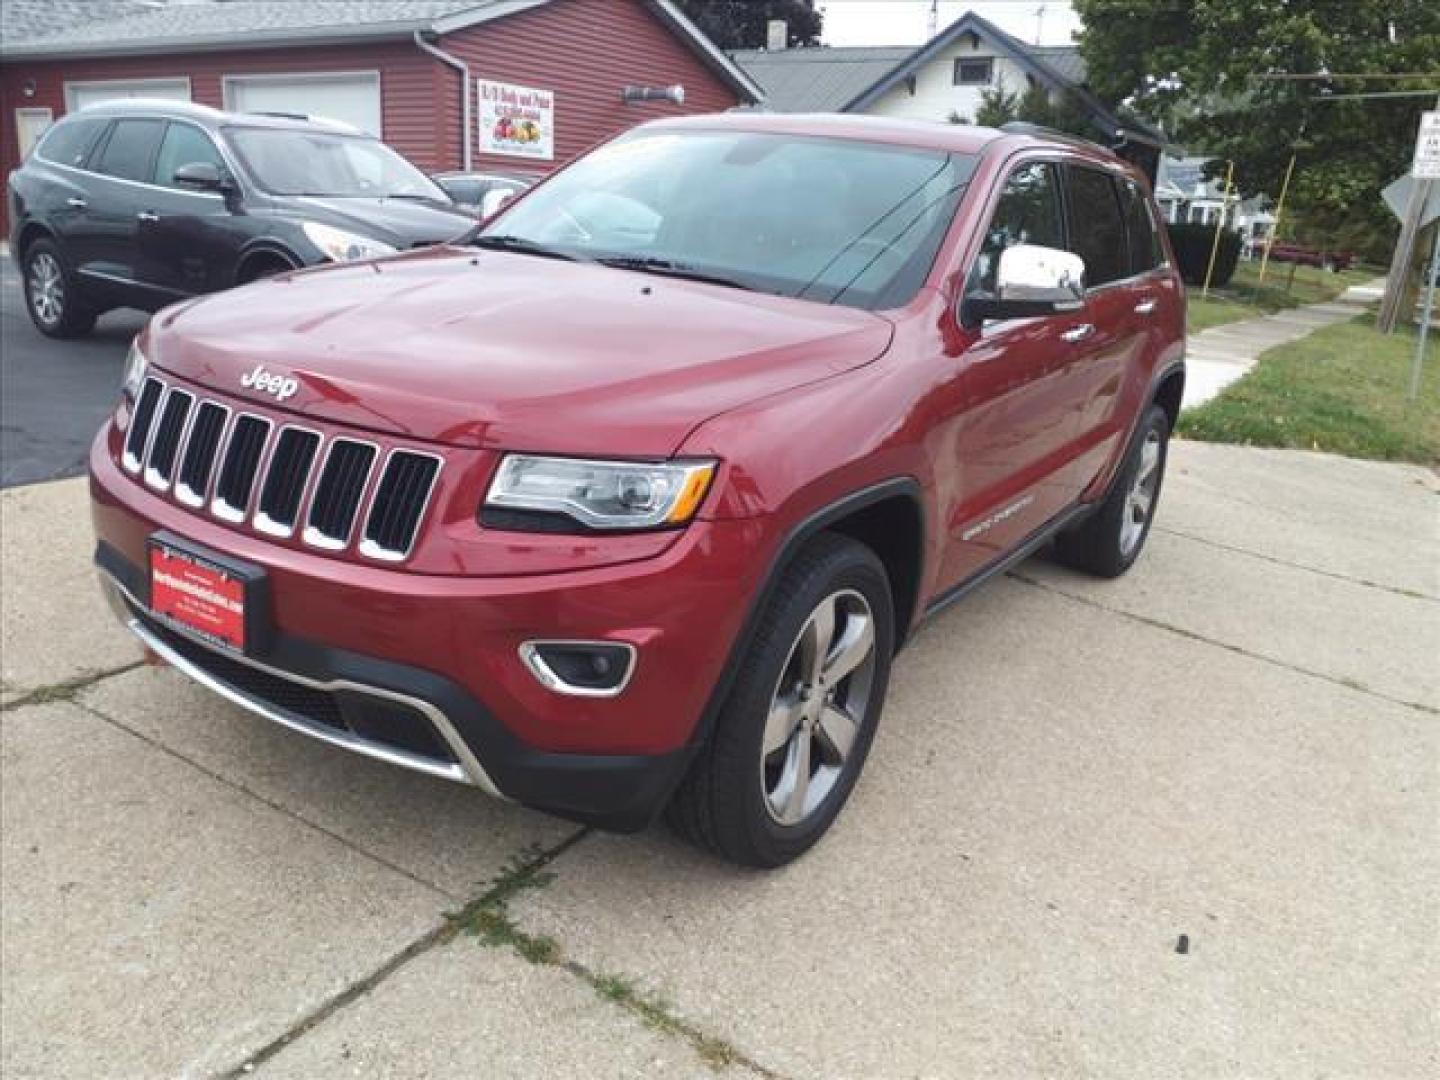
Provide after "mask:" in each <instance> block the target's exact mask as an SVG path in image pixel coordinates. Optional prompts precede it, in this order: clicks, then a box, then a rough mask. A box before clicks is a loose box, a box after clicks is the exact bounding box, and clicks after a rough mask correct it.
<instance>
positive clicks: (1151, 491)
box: [1120, 428, 1160, 558]
mask: <svg viewBox="0 0 1440 1080" xmlns="http://www.w3.org/2000/svg"><path fill="white" fill-rule="evenodd" d="M1159 488H1160V432H1158V431H1155V430H1154V429H1153V428H1152V429H1151V430H1150V431H1149V432H1148V433H1147V434H1146V435H1145V442H1144V444H1143V445H1142V446H1141V447H1140V467H1139V468H1138V469H1137V470H1136V471H1135V482H1134V483H1133V484H1131V486H1130V494H1129V495H1128V496H1127V497H1126V499H1125V511H1124V517H1123V518H1121V520H1120V554H1122V555H1124V556H1125V557H1127V558H1128V557H1129V556H1130V554H1131V553H1132V552H1133V551H1134V550H1135V549H1136V548H1137V547H1139V546H1140V538H1141V537H1142V536H1144V535H1145V523H1146V522H1147V521H1149V520H1150V511H1151V510H1152V509H1154V506H1155V493H1156V492H1157V491H1158V490H1159Z"/></svg>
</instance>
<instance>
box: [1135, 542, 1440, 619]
mask: <svg viewBox="0 0 1440 1080" xmlns="http://www.w3.org/2000/svg"><path fill="white" fill-rule="evenodd" d="M1151 529H1153V530H1154V531H1155V532H1162V533H1165V534H1167V535H1169V536H1178V537H1180V538H1181V539H1183V540H1193V541H1194V542H1195V543H1197V544H1204V545H1206V546H1207V547H1213V548H1217V549H1219V550H1220V551H1229V552H1233V553H1234V554H1236V555H1247V556H1249V557H1250V558H1252V559H1259V560H1261V561H1262V562H1268V563H1273V564H1275V565H1276V566H1285V567H1288V568H1290V569H1291V570H1303V571H1305V572H1306V573H1310V574H1318V575H1320V576H1321V577H1327V578H1333V579H1334V580H1335V581H1344V582H1347V583H1349V584H1351V585H1362V586H1364V587H1365V588H1367V589H1378V590H1380V591H1381V592H1388V593H1393V594H1394V595H1396V596H1404V597H1406V598H1407V599H1410V600H1428V601H1430V602H1431V603H1440V596H1431V595H1430V594H1429V593H1423V592H1417V591H1416V590H1414V589H1405V588H1401V587H1399V586H1397V585H1384V584H1382V583H1380V582H1378V581H1367V580H1366V579H1365V578H1357V577H1351V576H1350V575H1349V574H1339V573H1336V572H1335V571H1334V570H1322V569H1320V567H1318V566H1307V565H1306V564H1305V563H1297V562H1290V561H1289V560H1288V559H1277V558H1276V557H1275V556H1274V555H1265V554H1263V553H1262V552H1259V551H1251V550H1250V549H1248V548H1242V547H1236V546H1235V545H1234V544H1224V543H1221V542H1220V541H1219V540H1211V539H1210V538H1209V537H1205V536H1196V535H1194V534H1193V533H1187V532H1181V531H1180V530H1179V529H1167V528H1166V527H1165V526H1163V525H1152V526H1151Z"/></svg>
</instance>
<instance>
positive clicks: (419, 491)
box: [360, 450, 440, 562]
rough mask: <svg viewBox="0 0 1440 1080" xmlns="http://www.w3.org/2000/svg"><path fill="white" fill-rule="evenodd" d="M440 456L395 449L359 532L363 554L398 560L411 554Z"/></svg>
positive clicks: (438, 472) (376, 557)
mask: <svg viewBox="0 0 1440 1080" xmlns="http://www.w3.org/2000/svg"><path fill="white" fill-rule="evenodd" d="M439 475H440V459H439V458H437V457H435V456H434V455H433V454H419V453H416V452H415V451H413V450H392V451H391V452H390V456H389V457H388V458H386V459H385V469H384V471H383V472H382V473H381V475H380V483H379V484H377V485H376V487H375V494H374V496H373V497H372V498H371V500H370V514H369V516H368V517H367V518H366V519H365V528H364V530H363V531H362V533H361V536H360V554H361V555H364V556H366V557H367V558H371V559H383V560H386V561H388V562H398V561H399V560H400V559H403V558H405V556H406V555H408V554H410V549H411V547H413V546H414V543H415V535H416V533H417V532H418V531H419V527H420V520H421V518H423V517H424V516H425V509H426V506H427V504H428V503H429V501H430V492H431V491H432V490H433V488H434V485H435V480H436V478H437V477H438V476H439Z"/></svg>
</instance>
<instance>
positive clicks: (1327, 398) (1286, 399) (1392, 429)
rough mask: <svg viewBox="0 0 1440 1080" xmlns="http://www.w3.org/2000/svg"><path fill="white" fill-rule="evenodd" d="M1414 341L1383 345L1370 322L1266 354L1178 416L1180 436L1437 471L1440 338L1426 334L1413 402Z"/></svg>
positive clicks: (1395, 339)
mask: <svg viewBox="0 0 1440 1080" xmlns="http://www.w3.org/2000/svg"><path fill="white" fill-rule="evenodd" d="M1415 336H1416V331H1415V330H1414V329H1411V330H1410V331H1409V332H1398V331H1397V332H1396V333H1394V334H1391V335H1389V336H1388V337H1387V336H1382V335H1380V334H1378V333H1376V332H1375V324H1374V316H1373V315H1368V314H1367V315H1363V316H1361V317H1359V318H1357V319H1354V320H1352V321H1351V322H1346V323H1338V324H1337V325H1335V326H1331V327H1327V328H1326V329H1324V330H1319V331H1317V332H1316V333H1314V334H1311V335H1310V336H1309V337H1307V338H1304V339H1302V340H1300V341H1296V342H1292V343H1291V344H1289V345H1281V346H1279V347H1278V348H1274V349H1271V350H1270V351H1269V352H1267V353H1265V354H1264V355H1263V356H1261V357H1260V362H1259V363H1258V364H1257V365H1256V366H1255V369H1254V370H1253V371H1251V372H1250V374H1248V375H1246V376H1245V377H1244V378H1243V379H1241V380H1240V381H1239V382H1237V383H1234V384H1232V385H1231V386H1229V387H1227V388H1226V389H1225V390H1224V391H1222V392H1221V393H1220V395H1219V396H1218V397H1216V398H1214V399H1212V400H1210V401H1208V402H1206V403H1205V404H1204V405H1201V406H1200V407H1199V408H1197V409H1192V410H1190V411H1189V412H1186V413H1184V414H1182V415H1181V417H1180V424H1179V427H1178V432H1179V434H1180V435H1182V436H1184V437H1185V438H1189V439H1200V440H1203V441H1206V442H1224V443H1240V444H1242V445H1247V446H1287V447H1298V448H1300V449H1303V450H1325V451H1329V452H1330V453H1334V454H1345V455H1346V456H1348V457H1359V458H1375V459H1379V460H1382V461H1414V462H1419V463H1421V464H1425V465H1440V335H1437V333H1436V332H1435V331H1433V330H1432V331H1431V334H1430V344H1429V350H1428V352H1429V355H1427V356H1426V358H1425V359H1426V362H1425V374H1424V379H1423V381H1422V383H1421V386H1420V395H1419V398H1418V400H1416V401H1414V402H1409V401H1406V399H1405V392H1406V389H1407V388H1408V387H1409V384H1410V364H1411V360H1412V358H1413V357H1414V355H1415Z"/></svg>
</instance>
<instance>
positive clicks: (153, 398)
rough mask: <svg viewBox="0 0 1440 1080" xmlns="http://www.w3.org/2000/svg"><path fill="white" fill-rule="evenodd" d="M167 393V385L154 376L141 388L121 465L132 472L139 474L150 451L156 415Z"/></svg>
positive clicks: (127, 433) (126, 438) (126, 437)
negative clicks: (161, 400) (152, 428)
mask: <svg viewBox="0 0 1440 1080" xmlns="http://www.w3.org/2000/svg"><path fill="white" fill-rule="evenodd" d="M164 393H165V384H164V383H162V382H161V381H160V380H159V379H157V378H155V377H154V376H153V375H152V376H150V377H149V378H147V379H146V380H145V384H144V385H143V386H142V387H141V388H140V397H139V398H138V399H137V400H136V402H135V411H134V413H133V414H131V417H130V430H129V431H128V432H126V433H125V450H124V452H123V453H122V454H121V457H120V463H121V464H122V465H124V466H125V468H126V469H128V470H129V471H130V472H139V471H140V465H141V463H142V462H143V461H144V460H145V454H146V451H148V450H149V449H150V434H151V427H152V426H153V425H154V423H155V414H156V412H157V411H158V410H159V408H160V398H161V397H162V396H163V395H164Z"/></svg>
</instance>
